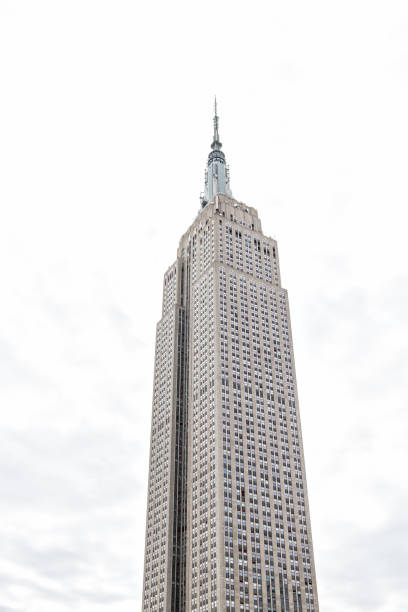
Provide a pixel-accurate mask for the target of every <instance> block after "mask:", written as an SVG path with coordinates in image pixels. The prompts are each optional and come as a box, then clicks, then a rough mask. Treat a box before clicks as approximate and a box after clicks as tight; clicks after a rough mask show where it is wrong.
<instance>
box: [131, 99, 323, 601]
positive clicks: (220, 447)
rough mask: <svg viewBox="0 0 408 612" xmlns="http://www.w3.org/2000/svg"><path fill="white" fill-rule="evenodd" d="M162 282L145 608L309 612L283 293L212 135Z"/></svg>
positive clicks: (273, 251)
mask: <svg viewBox="0 0 408 612" xmlns="http://www.w3.org/2000/svg"><path fill="white" fill-rule="evenodd" d="M211 149H212V150H211V152H210V154H209V156H208V167H207V170H206V178H205V193H204V195H203V196H202V198H201V209H200V211H199V213H198V214H197V216H196V218H195V220H194V221H193V223H192V224H191V226H190V227H189V229H188V230H187V232H186V233H185V234H184V235H183V236H182V237H181V240H180V244H179V248H178V252H177V259H176V261H175V262H174V263H173V264H172V265H171V266H170V267H169V269H168V270H167V272H166V274H165V276H164V285H163V305H162V318H161V320H160V321H159V323H158V325H157V334H156V353H155V368H154V389H153V411H152V425H151V448H150V466H149V485H148V503H147V520H146V548H145V569H144V588H143V590H144V592H143V610H144V611H148V610H149V611H154V612H158V611H162V610H163V611H164V610H165V611H171V612H179V611H181V612H184V611H186V612H195V611H196V612H198V611H204V610H205V611H210V610H211V611H214V610H217V611H219V612H221V611H224V610H227V611H230V612H232V611H235V610H237V611H238V610H256V611H259V612H260V611H262V612H272V611H273V612H275V611H276V612H287V611H290V612H318V609H319V606H318V600H317V590H316V577H315V570H314V560H313V548H312V536H311V528H310V517H309V508H308V498H307V489H306V476H305V465H304V457H303V445H302V435H301V429H300V420H299V409H298V398H297V389H296V375H295V365H294V357H293V345H292V334H291V327H290V316H289V305H288V297H287V291H286V290H285V289H283V288H282V287H281V282H280V272H279V259H278V249H277V244H276V241H275V240H273V239H272V238H269V237H267V236H264V234H263V233H262V227H261V222H260V220H259V218H258V214H257V212H256V210H255V209H254V208H251V207H250V206H247V205H246V204H243V203H241V202H238V201H237V200H235V199H234V198H233V197H232V194H231V191H230V186H229V172H228V168H227V166H226V160H225V155H224V153H223V151H222V145H221V142H220V138H219V133H218V116H217V109H216V108H215V117H214V137H213V142H212V145H211Z"/></svg>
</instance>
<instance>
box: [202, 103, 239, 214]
mask: <svg viewBox="0 0 408 612" xmlns="http://www.w3.org/2000/svg"><path fill="white" fill-rule="evenodd" d="M221 147H222V143H221V141H220V136H219V132H218V115H217V98H215V101H214V136H213V141H212V144H211V149H212V151H211V153H210V154H209V156H208V162H207V169H206V171H205V190H204V195H203V196H202V197H201V206H202V208H204V207H205V206H206V205H207V204H208V202H211V201H212V200H213V198H214V196H216V195H217V194H225V195H227V196H230V197H232V193H231V189H230V186H229V168H228V166H227V165H226V162H225V154H224V152H223V151H221Z"/></svg>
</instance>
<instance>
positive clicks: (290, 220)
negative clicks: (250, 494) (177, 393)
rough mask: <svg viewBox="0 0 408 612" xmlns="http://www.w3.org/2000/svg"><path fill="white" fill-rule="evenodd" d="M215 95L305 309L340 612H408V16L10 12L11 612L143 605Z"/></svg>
mask: <svg viewBox="0 0 408 612" xmlns="http://www.w3.org/2000/svg"><path fill="white" fill-rule="evenodd" d="M214 93H216V94H217V97H218V100H219V115H220V134H221V140H222V142H223V143H224V150H225V152H226V155H227V160H228V162H229V164H230V168H231V185H232V190H233V193H234V196H235V197H236V198H237V199H239V200H241V201H244V202H246V203H247V204H249V205H251V206H254V207H255V208H257V210H258V211H259V214H260V217H261V220H262V224H263V228H264V232H265V233H266V234H269V235H272V236H274V237H276V238H277V240H278V244H279V249H280V259H281V273H282V280H283V285H284V286H285V287H286V288H287V289H288V290H289V297H290V304H291V312H292V325H293V332H294V341H295V355H296V363H297V373H298V382H299V394H300V402H301V415H302V423H303V432H304V442H305V452H306V462H307V473H308V485H309V495H310V503H311V512H312V527H313V535H314V545H315V558H316V567H317V577H318V588H319V595H320V604H321V610H322V612H359V611H367V612H368V611H370V612H406V609H407V604H406V602H407V599H408V587H407V581H406V573H407V565H406V564H407V561H406V560H407V556H408V550H407V541H408V538H407V523H408V519H407V512H406V507H407V502H408V493H407V490H408V486H407V475H406V469H407V450H406V440H407V435H408V431H407V430H408V417H407V410H406V379H407V341H408V333H407V308H408V288H407V287H408V285H407V278H408V274H407V248H406V233H407V212H406V210H407V201H408V197H407V196H408V187H407V166H408V147H407V143H408V113H407V109H408V3H407V2H406V0H401V1H397V0H386V1H385V0H384V1H377V0H353V1H351V0H343V1H342V2H333V1H328V0H320V1H318V0H311V1H309V2H305V1H304V0H303V1H300V0H298V1H295V0H292V1H290V0H286V1H283V0H277V1H275V2H262V1H259V0H255V1H253V2H251V3H248V2H245V3H244V2H241V1H235V2H225V1H224V2H223V1H218V2H215V1H212V0H209V1H208V2H206V3H203V2H195V3H193V2H182V1H180V0H175V1H173V2H163V1H156V2H150V3H146V2H145V3H141V2H139V3H138V2H135V1H133V2H130V1H125V0H116V1H115V2H113V1H108V0H98V1H96V0H95V1H92V0H81V1H78V0H71V1H69V2H68V1H65V2H63V1H61V0H60V1H56V0H54V1H48V2H47V1H45V0H38V1H33V0H31V1H30V2H29V1H23V0H14V1H12V0H9V1H7V0H0V205H1V221H0V287H1V296H0V297H1V299H0V406H1V413H0V414H1V417H0V418H1V433H0V491H1V496H0V513H1V517H2V520H1V523H0V549H1V551H2V552H1V555H0V612H67V611H68V610H69V611H74V612H85V611H86V612H131V611H134V610H139V609H140V605H141V590H142V567H143V547H144V521H145V493H146V487H147V470H148V444H149V435H150V413H151V391H152V375H153V348H154V333H155V324H156V322H157V320H158V319H159V318H160V309H161V284H162V276H163V273H164V271H165V269H166V268H167V267H168V266H169V265H170V264H171V263H172V262H173V261H174V259H175V256H176V249H177V245H178V240H179V238H180V236H181V235H182V233H184V231H186V229H187V228H188V226H189V224H190V223H191V222H192V221H193V219H194V216H195V214H196V212H197V210H198V205H199V199H198V198H199V194H200V191H201V190H202V189H203V176H204V168H205V163H206V157H207V154H208V152H209V147H210V142H211V129H212V104H213V96H214Z"/></svg>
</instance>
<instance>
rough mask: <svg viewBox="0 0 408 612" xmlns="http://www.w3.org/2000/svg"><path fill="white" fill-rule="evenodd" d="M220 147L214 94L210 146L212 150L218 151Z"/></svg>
mask: <svg viewBox="0 0 408 612" xmlns="http://www.w3.org/2000/svg"><path fill="white" fill-rule="evenodd" d="M221 147H222V143H221V142H220V136H219V134H218V115H217V96H214V138H213V141H212V145H211V148H212V150H213V151H214V150H217V151H219V150H220V149H221Z"/></svg>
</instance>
